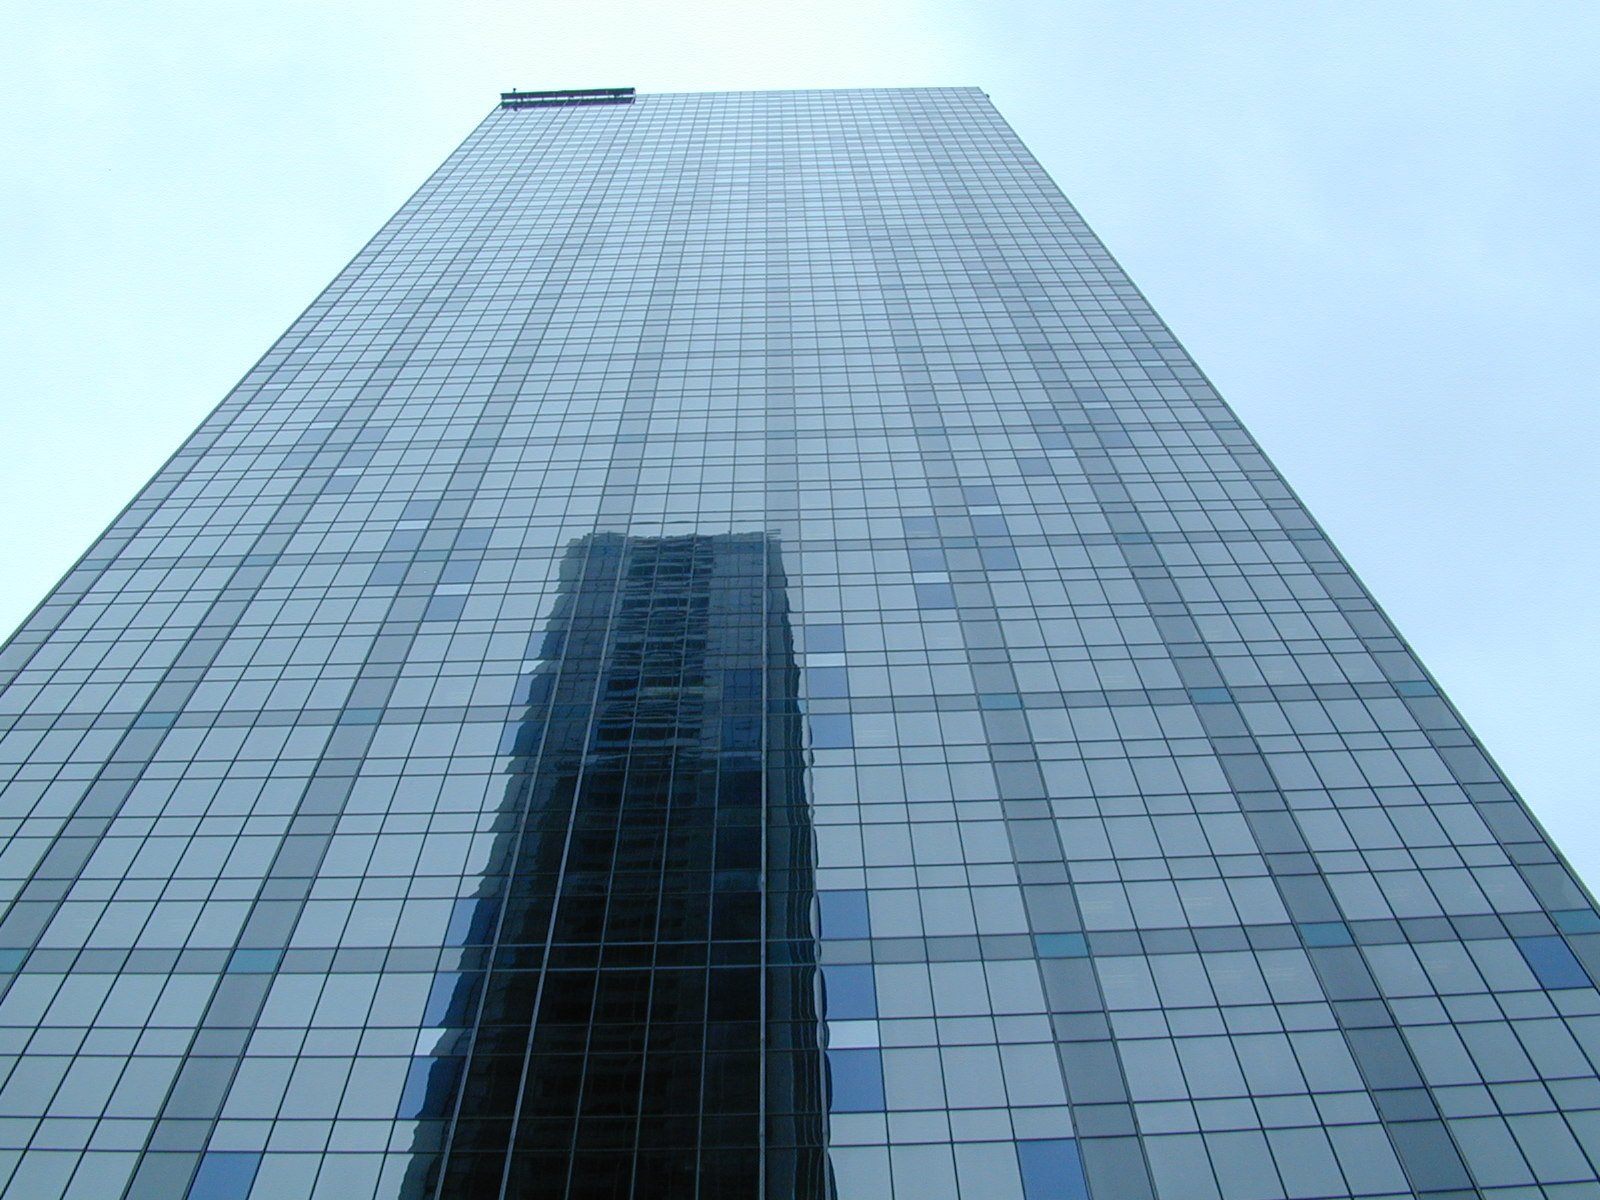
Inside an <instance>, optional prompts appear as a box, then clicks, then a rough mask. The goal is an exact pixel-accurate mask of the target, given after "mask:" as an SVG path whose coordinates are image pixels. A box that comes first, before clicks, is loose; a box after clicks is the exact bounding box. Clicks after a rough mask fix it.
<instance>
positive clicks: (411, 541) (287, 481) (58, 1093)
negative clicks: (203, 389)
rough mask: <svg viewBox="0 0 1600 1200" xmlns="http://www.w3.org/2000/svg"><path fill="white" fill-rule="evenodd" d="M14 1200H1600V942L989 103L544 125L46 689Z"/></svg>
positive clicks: (9, 789)
mask: <svg viewBox="0 0 1600 1200" xmlns="http://www.w3.org/2000/svg"><path fill="white" fill-rule="evenodd" d="M0 683H4V684H5V690H4V692H3V693H0V786H3V792H0V823H3V825H0V836H3V838H4V841H3V842H0V889H3V899H4V901H5V907H4V909H3V915H0V1195H3V1197H5V1200H43V1198H56V1197H69V1198H72V1200H175V1198H176V1200H365V1198H367V1197H372V1198H374V1200H377V1198H382V1200H459V1198H468V1197H470V1198H472V1200H478V1198H480V1197H488V1198H494V1197H506V1198H507V1200H511V1198H519V1197H527V1198H535V1200H623V1198H628V1200H656V1198H667V1200H680V1198H681V1200H733V1198H738V1200H750V1198H753V1200H1289V1198H1291V1197H1292V1198H1296V1200H1335V1198H1342V1197H1351V1198H1354V1197H1362V1198H1368V1200H1401V1198H1403V1197H1428V1198H1430V1200H1467V1198H1487V1200H1536V1198H1537V1200H1596V1198H1600V1176H1597V1174H1596V1166H1595V1164H1596V1162H1597V1160H1600V1076H1597V1074H1596V1065H1597V1064H1600V994H1597V992H1596V988H1595V982H1594V981H1595V980H1596V979H1600V916H1597V914H1596V910H1595V908H1594V905H1593V902H1592V900H1591V899H1590V897H1589V895H1588V893H1587V892H1586V891H1585V890H1584V889H1583V887H1582V885H1581V884H1580V883H1579V882H1578V881H1577V879H1576V878H1575V877H1574V876H1573V874H1572V872H1571V870H1570V869H1569V868H1568V867H1567V865H1566V864H1565V863H1564V862H1563V860H1562V859H1561V858H1560V856H1559V854H1558V853H1557V852H1556V851H1555V850H1554V849H1553V847H1552V846H1551V845H1550V843H1549V841H1548V839H1547V838H1546V837H1545V835H1544V834H1543V833H1542V832H1541V830H1540V829H1539V828H1538V826H1537V825H1536V824H1535V822H1534V821H1533V820H1532V819H1531V817H1530V816H1529V814H1528V811H1527V809H1526V808H1525V807H1524V806H1523V804H1522V802H1521V801H1520V800H1519V799H1518V798H1517V797H1516V796H1515V794H1514V793H1513V792H1512V791H1511V790H1510V788H1509V787H1508V785H1507V784H1506V782H1505V780H1504V779H1503V778H1502V776H1501V775H1500V773H1499V771H1498V769H1497V768H1496V767H1495V766H1494V764H1493V763H1492V762H1491V761H1490V760H1489V759H1488V758H1487V757H1486V755H1485V753H1484V751H1483V750H1482V748H1481V747H1480V746H1479V745H1478V743H1477V742H1476V740H1475V739H1474V738H1473V736H1472V734H1471V733H1470V732H1469V731H1468V730H1467V729H1466V728H1465V726H1464V725H1463V724H1462V722H1461V719H1460V717H1459V716H1458V715H1457V714H1456V712H1455V711H1454V709H1453V708H1452V707H1451V706H1450V704H1449V703H1448V701H1447V700H1446V699H1445V698H1444V697H1442V696H1441V695H1440V694H1439V692H1438V689H1437V688H1436V687H1435V685H1434V684H1433V682H1432V680H1431V679H1430V678H1429V676H1428V675H1427V673H1426V672H1425V671H1424V670H1423V668H1422V667H1421V666H1420V665H1419V664H1418V662H1417V660H1416V658H1415V657H1414V656H1413V654H1412V653H1411V651H1410V650H1409V649H1408V647H1407V646H1406V644H1405V643H1404V642H1403V641H1402V640H1401V639H1400V637H1399V635H1398V634H1397V633H1396V632H1395V630H1394V628H1393V627H1392V626H1391V625H1390V623H1389V622H1388V620H1387V619H1386V618H1385V616H1384V615H1383V613H1382V612H1381V611H1380V610H1379V609H1378V608H1377V606H1376V605H1375V604H1374V602H1373V600H1372V599H1371V597H1370V596H1369V595H1368V594H1367V592H1366V590H1365V589H1364V588H1363V587H1362V585H1361V584H1360V582H1359V581H1358V580H1357V579H1356V578H1355V577H1354V576H1353V575H1352V573H1351V572H1350V569H1349V567H1348V566H1347V565H1346V564H1345V563H1344V561H1343V560H1342V559H1341V558H1340V557H1339V555H1338V553H1337V552H1336V551H1335V550H1334V548H1333V547H1332V546H1331V545H1330V544H1329V542H1328V540H1327V539H1326V537H1325V536H1324V535H1323V533H1322V532H1321V531H1320V530H1319V528H1318V527H1317V526H1316V524H1315V523H1314V522H1313V521H1312V519H1311V518H1310V517H1309V516H1308V514H1307V513H1306V511H1305V509H1304V508H1303V507H1302V506H1301V505H1300V503H1299V501H1298V500H1297V499H1296V498H1295V497H1294V495H1293V494H1292V493H1291V492H1290V491H1289V489H1288V488H1287V486H1286V485H1285V484H1284V482H1283V480H1282V479H1281V478H1280V476H1279V475H1278V474H1277V472H1276V471H1275V470H1274V469H1273V467H1272V466H1271V464H1270V463H1269V462H1268V461H1267V460H1266V459H1265V457H1263V455H1262V453H1261V451H1260V450H1259V448H1258V447H1257V446H1256V445H1255V443H1254V442H1253V441H1252V440H1251V438H1250V437H1249V435H1248V434H1247V433H1246V432H1245V430H1244V429H1243V428H1242V427H1241V426H1240V424H1239V422H1238V420H1237V419H1236V418H1235V417H1234V416H1233V414H1232V413H1231V412H1230V411H1229V409H1228V408H1227V407H1226V406H1225V405H1224V404H1223V402H1222V401H1221V399H1220V398H1219V397H1218V396H1217V394H1216V392H1215V391H1214V390H1213V389H1212V388H1211V387H1210V385H1209V384H1208V383H1207V382H1206V380H1205V378H1204V376H1203V375H1202V374H1201V373H1200V372H1199V370H1198V369H1197V368H1196V367H1195V365H1194V364H1193V362H1192V361H1191V360H1190V359H1189V357H1188V356H1187V354H1186V353H1185V352H1184V351H1183V349H1182V347H1180V346H1179V345H1178V343H1177V342H1176V340H1175V339H1174V338H1173V336H1172V334H1171V333H1170V332H1169V331H1168V330H1167V329H1166V327H1165V326H1164V325H1163V324H1162V323H1161V320H1160V318H1159V317H1157V316H1156V315H1155V313H1154V312H1152V311H1151V309H1150V307H1149V306H1148V304H1146V302H1145V301H1144V299H1143V298H1142V297H1141V296H1140V295H1139V293H1138V292H1137V291H1136V290H1135V288H1134V287H1133V285H1132V284H1131V283H1130V282H1129V281H1128V279H1127V277H1126V276H1125V275H1124V274H1123V273H1122V271H1121V270H1120V268H1119V267H1118V266H1117V265H1116V263H1115V262H1114V261H1113V260H1112V259H1111V257H1110V256H1109V255H1108V254H1107V253H1106V251H1105V250H1104V248H1103V247H1102V246H1101V245H1100V243H1099V242H1098V241H1097V240H1096V239H1095V237H1094V235H1093V234H1092V233H1091V232H1090V231H1089V229H1088V228H1087V227H1086V226H1085V225H1084V224H1083V222H1082V221H1081V219H1080V218H1079V217H1078V215H1077V214H1076V213H1075V212H1074V210H1073V209H1072V207H1071V206H1070V205H1069V204H1068V202H1067V201H1066V200H1065V199H1064V198H1063V197H1062V195H1061V193H1060V191H1059V190H1058V189H1057V188H1056V186H1055V185H1054V184H1053V183H1052V182H1051V181H1050V179H1049V178H1048V177H1047V176H1046V175H1045V174H1044V173H1043V171H1042V170H1041V169H1040V167H1039V166H1038V164H1037V163H1036V162H1035V161H1034V160H1033V159H1032V158H1031V156H1030V155H1029V154H1028V152H1027V150H1026V148H1025V147H1024V146H1023V145H1022V144H1021V143H1020V142H1019V141H1018V139H1017V138H1016V136H1015V135H1014V134H1013V133H1012V132H1011V131H1010V130H1009V129H1008V127H1007V126H1006V125H1005V123H1004V122H1003V121H1002V120H1001V118H1000V117H999V116H998V114H997V113H996V112H995V111H994V109H993V108H992V107H991V106H990V104H989V101H988V99H987V98H986V97H985V96H984V94H983V93H982V92H981V91H979V90H977V89H973V88H927V89H920V88H919V89H894V90H871V89H869V90H844V91H813V92H803V91H802V92H774V93H707V94H685V95H636V94H635V93H634V92H633V90H632V89H627V88H615V89H594V90H588V91H577V92H518V93H509V94H507V95H505V96H504V97H503V98H502V102H501V104H500V106H499V107H497V108H496V109H495V110H494V111H492V112H491V113H490V114H489V116H488V117H487V118H486V119H485V120H484V122H483V123H482V124H481V125H480V126H479V127H478V128H477V129H476V130H475V131H474V132H473V133H472V134H471V135H470V136H469V137H468V138H467V140H466V142H465V143H463V145H462V146H461V147H460V148H459V149H458V150H457V151H455V153H453V154H452V155H451V156H450V157H449V158H448V159H447V160H446V161H445V163H444V165H443V166H442V167H440V168H439V170H438V171H437V172H435V173H434V175H433V176H432V177H431V178H430V179H429V180H428V181H427V182H426V183H425V184H424V185H423V187H422V189H421V190H420V191H419V192H418V193H417V194H416V195H415V196H414V197H412V199H411V200H409V201H408V202H407V203H406V204H405V205H404V207H403V208H402V209H401V210H400V212H399V213H398V214H396V216H395V217H394V218H393V219H392V220H390V221H389V222H388V224H386V225H385V226H384V227H383V229H382V230H381V231H380V232H379V233H378V235H377V237H376V238H374V240H373V241H372V242H371V243H370V244H369V245H368V246H367V247H366V248H365V249H363V250H362V251H361V252H360V253H359V254H358V255H357V256H356V258H355V260H354V261H353V262H352V263H351V264H350V265H349V266H348V267H346V268H345V269H344V270H343V271H342V272H341V273H340V274H339V275H338V276H337V277H336V278H335V279H334V281H333V283H332V284H331V285H330V286H329V287H328V289H327V290H326V291H325V292H324V293H323V294H322V295H321V296H319V297H318V298H317V299H316V300H315V301H314V302H313V304H312V305H311V307H310V308H309V309H308V310H307V311H306V312H305V314H304V315H303V316H301V317H300V318H299V319H298V320H297V321H296V322H295V323H294V324H293V325H292V326H291V327H290V329H289V330H288V332H287V333H285V334H284V336H283V337H282V338H281V339H279V341H278V342H277V343H276V344H275V345H274V346H273V347H272V348H271V349H270V350H269V351H268V353H267V354H266V356H265V357H264V358H263V359H262V360H261V362H260V363H258V364H257V365H256V366H255V367H254V368H252V369H251V370H250V372H249V373H248V374H247V375H246V376H245V378H244V380H243V381H242V382H241V383H240V385H239V386H238V387H237V388H236V389H235V390H234V391H233V392H231V393H230V394H229V395H228V397H227V398H226V399H224V400H223V402H222V404H221V405H220V406H219V407H218V408H217V409H216V411H215V412H213V413H212V414H211V415H210V416H209V417H207V418H206V420H205V421H204V422H203V423H202V424H201V426H200V428H199V429H198V430H197V431H196V433H195V434H194V435H193V436H192V437H191V438H190V439H189V440H188V441H187V442H185V443H184V445H183V446H182V447H181V448H180V449H179V451H178V452H177V454H176V455H175V456H174V457H173V458H172V459H171V460H170V461H169V462H168V463H167V464H166V465H165V466H164V467H163V468H162V469H161V471H160V472H159V473H158V474H157V475H156V477H155V478H154V479H153V480H152V481H151V482H150V484H149V485H147V486H146V487H145V488H144V489H143V490H142V491H141V492H140V493H139V494H138V496H137V497H135V499H134V500H133V502H132V503H131V504H130V505H129V507H128V508H127V509H126V510H125V511H124V512H123V513H122V514H121V515H120V516H119V517H118V518H117V519H116V521H115V522H114V523H113V524H112V526H111V528H110V529H109V530H108V531H107V532H106V533H105V535H104V536H103V537H101V538H100V539H99V540H98V541H97V542H96V543H95V544H94V546H93V547H91V549H90V550H89V551H88V553H87V554H86V555H85V556H84V557H83V558H82V559H81V560H79V562H78V563H77V565H76V566H74V567H73V569H72V570H71V571H70V572H69V573H68V575H67V576H66V578H65V579H64V580H63V581H62V582H61V584H60V585H59V586H58V587H57V588H56V589H55V590H54V591H53V592H52V593H51V594H50V595H49V596H48V597H47V598H46V600H45V601H44V603H43V604H42V605H41V606H40V607H39V608H38V609H37V610H36V611H35V612H34V613H33V614H32V615H31V616H30V617H29V618H28V620H27V621H26V623H25V624H24V625H23V627H22V629H21V630H20V631H19V632H18V633H17V634H16V636H15V637H13V638H12V640H11V641H10V642H9V643H7V645H6V647H5V648H4V650H3V651H0Z"/></svg>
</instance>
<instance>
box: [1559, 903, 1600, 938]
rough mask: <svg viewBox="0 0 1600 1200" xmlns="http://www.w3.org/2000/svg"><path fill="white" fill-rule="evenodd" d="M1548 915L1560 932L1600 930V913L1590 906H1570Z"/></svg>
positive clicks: (1592, 931)
mask: <svg viewBox="0 0 1600 1200" xmlns="http://www.w3.org/2000/svg"><path fill="white" fill-rule="evenodd" d="M1550 916H1551V918H1552V919H1553V920H1554V921H1555V923H1556V928H1557V929H1559V930H1561V932H1562V933H1594V932H1596V931H1597V930H1600V913H1597V912H1595V911H1594V909H1592V908H1570V909H1566V910H1564V911H1562V912H1553V913H1551V914H1550Z"/></svg>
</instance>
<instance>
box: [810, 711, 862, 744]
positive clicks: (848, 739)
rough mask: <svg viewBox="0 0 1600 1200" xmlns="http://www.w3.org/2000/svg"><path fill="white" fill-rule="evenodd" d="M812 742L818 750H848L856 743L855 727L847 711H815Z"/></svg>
mask: <svg viewBox="0 0 1600 1200" xmlns="http://www.w3.org/2000/svg"><path fill="white" fill-rule="evenodd" d="M811 744H812V746H814V747H815V748H816V749H818V750H848V749H849V748H850V747H851V746H854V745H855V744H856V739H855V727H854V726H853V725H851V723H850V717H849V714H847V713H813V714H812V716H811Z"/></svg>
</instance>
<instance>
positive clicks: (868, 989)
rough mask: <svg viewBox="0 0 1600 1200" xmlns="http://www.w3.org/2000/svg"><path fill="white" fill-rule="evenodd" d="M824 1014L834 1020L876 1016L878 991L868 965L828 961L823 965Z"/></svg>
mask: <svg viewBox="0 0 1600 1200" xmlns="http://www.w3.org/2000/svg"><path fill="white" fill-rule="evenodd" d="M822 980H823V985H824V991H825V992H826V995H827V1009H826V1015H827V1016H828V1017H830V1018H832V1019H833V1020H835V1021H841V1020H858V1019H861V1018H865V1017H875V1016H877V1015H878V993H877V989H876V988H875V986H874V983H873V977H872V968H871V967H870V966H859V965H854V964H851V965H844V964H829V965H828V966H825V967H823V968H822Z"/></svg>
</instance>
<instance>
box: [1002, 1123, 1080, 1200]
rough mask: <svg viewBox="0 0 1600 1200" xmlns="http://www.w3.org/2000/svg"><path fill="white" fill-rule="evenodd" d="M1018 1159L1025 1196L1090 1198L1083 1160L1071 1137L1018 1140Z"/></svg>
mask: <svg viewBox="0 0 1600 1200" xmlns="http://www.w3.org/2000/svg"><path fill="white" fill-rule="evenodd" d="M1017 1163H1018V1165H1020V1166H1021V1168H1022V1191H1023V1194H1024V1195H1025V1196H1026V1197H1027V1198H1028V1200H1089V1189H1088V1186H1087V1185H1086V1184H1085V1183H1084V1180H1083V1160H1082V1159H1081V1158H1080V1157H1079V1155H1078V1143H1077V1142H1075V1141H1073V1140H1072V1139H1071V1138H1056V1139H1052V1140H1049V1141H1037V1142H1018V1143H1017Z"/></svg>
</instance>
